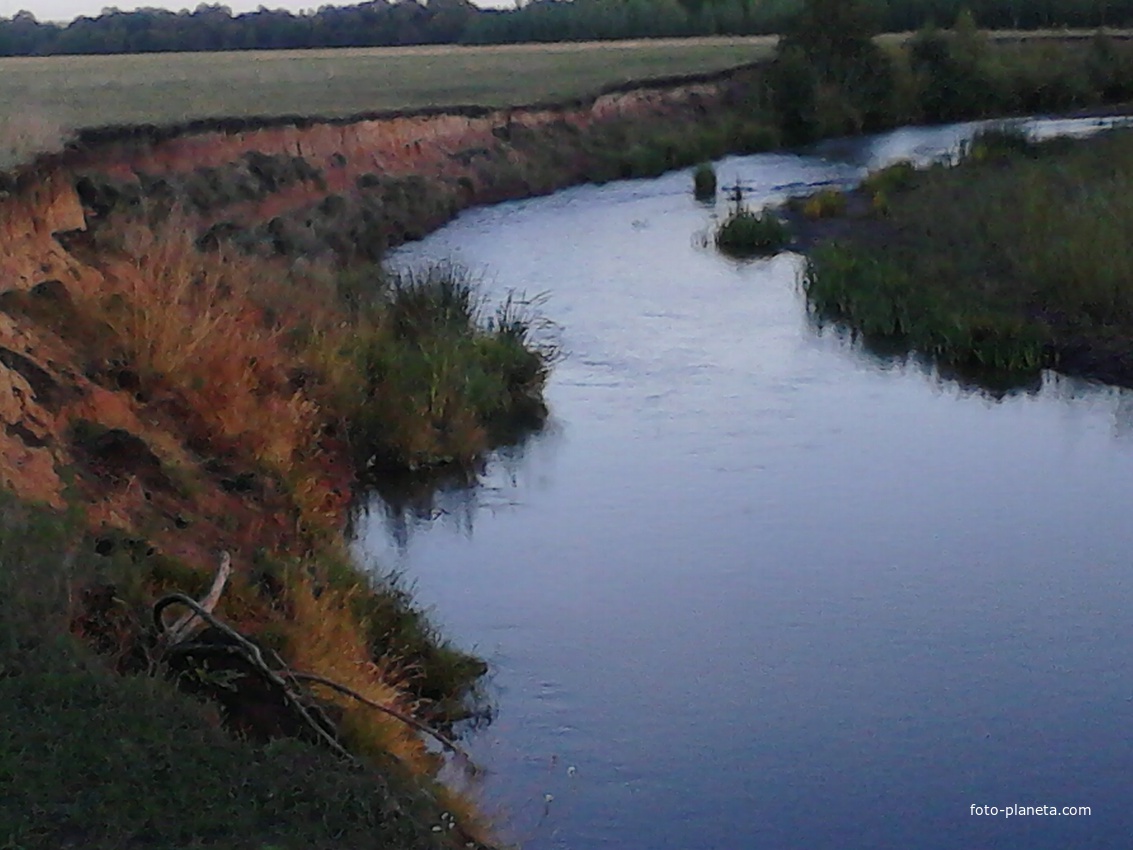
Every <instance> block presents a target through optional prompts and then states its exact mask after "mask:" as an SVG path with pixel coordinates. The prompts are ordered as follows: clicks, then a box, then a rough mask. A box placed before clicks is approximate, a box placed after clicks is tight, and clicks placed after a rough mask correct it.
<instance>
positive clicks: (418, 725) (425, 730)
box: [283, 670, 472, 769]
mask: <svg viewBox="0 0 1133 850" xmlns="http://www.w3.org/2000/svg"><path fill="white" fill-rule="evenodd" d="M283 675H284V676H285V677H287V678H288V679H291V680H292V681H295V682H311V683H313V684H316V685H325V686H326V687H328V688H330V689H331V690H334V691H338V692H339V693H340V694H344V695H345V696H348V697H351V698H352V699H356V700H357V701H358V702H360V703H362V704H364V705H368V706H369V707H370V708H373V709H376V710H377V711H381V712H383V713H385V714H388V715H389V716H390V717H393V718H395V719H397V720H400V721H401V722H402V723H404V724H406V725H407V726H412V727H413V728H414V729H416V730H417V731H418V732H421V733H422V734H424V735H428V736H429V737H430V738H432V739H433V740H434V741H436V742H437V743H439V744H440V745H441V746H442V747H444V748H445V749H446V750H448V751H449V752H450V753H452V754H453V755H455V756H456V757H457V758H458V759H460V763H461V765H462V766H464V767H466V768H469V769H472V759H471V758H469V756H468V753H466V752H464V750H462V749H461V748H460V747H458V746H457V745H456V742H455V741H453V740H452V739H451V738H448V737H446V736H444V735H442V734H441V733H440V732H438V731H437V730H436V729H431V728H430V727H428V726H426V725H425V724H424V723H422V722H421V721H420V720H417V719H416V718H414V717H410V716H409V715H408V714H404V713H403V712H400V711H398V710H397V709H395V708H390V707H389V706H388V705H382V703H380V702H374V700H372V699H369V698H368V697H364V696H362V694H360V693H358V692H357V691H356V690H354V689H353V688H348V687H347V686H346V685H343V684H341V683H339V682H336V681H334V680H333V679H328V678H326V677H325V676H316V675H315V674H314V673H300V672H298V671H297V670H286V671H284V673H283Z"/></svg>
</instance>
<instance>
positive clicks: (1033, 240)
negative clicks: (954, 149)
mask: <svg viewBox="0 0 1133 850" xmlns="http://www.w3.org/2000/svg"><path fill="white" fill-rule="evenodd" d="M1131 143H1133V135H1131V134H1130V133H1129V132H1127V131H1117V132H1114V133H1111V134H1108V135H1106V136H1103V137H1098V138H1095V139H1091V140H1084V141H1079V142H1068V141H1065V140H1056V141H1052V142H1048V143H1043V144H1035V143H1032V142H1029V141H1027V140H1024V139H1021V138H1018V137H1016V136H1015V135H1013V134H1011V133H1003V132H994V133H991V134H986V135H984V136H982V137H980V138H977V140H976V141H975V142H974V143H973V144H972V145H970V146H969V147H968V151H969V153H968V156H967V157H966V158H965V159H964V160H963V161H962V162H961V163H960V164H959V165H957V166H956V167H953V168H946V167H936V168H932V169H929V170H927V171H923V172H918V173H916V174H912V175H911V174H910V173H909V172H908V170H907V169H903V170H902V173H901V174H900V175H898V176H899V177H900V180H897V181H894V180H887V179H882V180H876V179H875V180H873V181H867V184H885V188H886V189H887V190H888V191H887V192H886V194H885V204H884V210H878V208H877V205H874V212H873V213H872V214H871V215H869V216H867V217H865V218H861V219H858V220H857V221H856V222H855V224H854V226H853V227H852V229H851V233H852V234H853V236H852V237H851V239H850V240H849V241H848V242H843V243H841V244H835V245H826V246H823V247H821V248H819V249H818V250H817V251H816V252H814V254H813V255H812V256H811V259H810V263H809V266H808V269H807V272H806V276H805V280H804V286H805V288H806V291H807V295H808V297H809V299H810V303H811V305H812V308H813V309H814V310H815V311H816V313H817V315H818V316H819V317H820V318H823V319H834V320H838V321H842V322H845V323H847V324H848V325H850V326H851V327H852V328H854V329H855V330H856V331H858V332H860V333H861V334H863V335H864V336H865V337H866V338H867V339H870V338H874V339H885V340H888V341H893V340H896V341H900V342H902V343H904V344H906V345H907V346H908V347H910V348H912V349H915V350H917V351H920V352H922V353H925V354H928V355H931V356H932V357H934V358H936V359H937V360H938V361H939V362H941V363H944V364H947V365H950V366H958V367H971V368H976V369H991V370H996V371H1001V372H1013V373H1019V374H1026V373H1033V372H1034V371H1035V370H1037V369H1038V368H1040V367H1044V366H1045V367H1055V368H1062V369H1065V370H1067V371H1072V372H1076V373H1081V374H1085V375H1089V376H1095V377H1102V378H1106V379H1111V380H1117V381H1121V382H1129V381H1130V380H1131V379H1133V374H1129V368H1128V366H1127V365H1125V363H1124V361H1125V355H1126V352H1128V350H1129V348H1130V345H1131V344H1133V245H1131V244H1130V240H1129V238H1128V234H1129V233H1130V232H1133V144H1131ZM870 190H871V191H876V189H870ZM876 197H877V196H876V195H875V198H876Z"/></svg>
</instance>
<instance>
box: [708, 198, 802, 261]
mask: <svg viewBox="0 0 1133 850" xmlns="http://www.w3.org/2000/svg"><path fill="white" fill-rule="evenodd" d="M788 238H789V235H788V233H787V226H786V225H785V224H783V222H782V221H781V220H780V219H779V216H778V215H776V214H775V213H774V212H773V211H771V210H761V211H759V212H755V211H753V210H750V209H748V208H747V207H746V206H745V205H744V204H743V201H742V200H739V199H737V200H736V201H735V203H734V204H733V207H732V210H731V212H729V213H728V217H727V218H725V219H724V220H723V221H722V222H720V224H719V226H718V227H717V228H716V233H715V237H714V241H715V243H716V247H717V248H718V249H719V250H720V251H722V252H723V253H725V254H728V255H730V256H733V257H767V256H771V255H773V254H777V253H778V252H779V251H781V250H782V249H783V247H784V246H785V245H786V244H787V241H788Z"/></svg>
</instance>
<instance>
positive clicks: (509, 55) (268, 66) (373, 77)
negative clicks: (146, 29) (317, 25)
mask: <svg viewBox="0 0 1133 850" xmlns="http://www.w3.org/2000/svg"><path fill="white" fill-rule="evenodd" d="M774 45H775V39H774V38H773V37H772V38H767V37H758V38H711V39H709V38H705V39H680V40H666V41H622V42H589V43H583V44H550V45H507V46H500V47H453V46H446V45H441V46H435V47H434V46H430V47H404V48H365V49H343V50H302V51H293V50H289V51H246V52H236V53H172V54H169V53H166V54H145V55H130V56H58V57H55V56H52V57H27V58H5V59H0V104H2V105H3V110H2V115H3V117H0V126H2V125H3V124H4V123H7V122H8V121H13V122H21V123H23V124H30V125H32V130H31V132H34V133H35V134H37V135H38V134H42V133H44V132H48V129H49V128H51V127H54V128H56V129H59V130H68V129H74V128H77V127H93V126H103V125H107V124H143V123H146V124H171V123H177V122H181V121H187V120H191V119H194V118H215V117H219V116H234V115H239V116H247V115H257V116H259V115H289V114H295V115H318V116H344V115H352V114H355V113H358V112H368V111H376V110H386V109H403V108H410V109H412V108H419V107H427V106H456V105H465V104H479V105H485V106H509V105H517V104H523V103H531V102H535V101H545V100H565V99H568V98H572V97H578V96H581V95H585V94H589V93H591V92H593V91H595V90H596V89H598V88H601V87H602V86H604V85H608V84H611V83H622V82H628V81H631V80H640V79H645V78H649V77H663V76H669V75H674V74H693V73H700V72H706V71H717V70H723V69H725V68H729V67H732V66H735V65H739V64H742V63H744V62H752V61H755V60H757V59H760V58H764V57H767V56H769V55H770V54H771V53H772V51H773V50H774ZM18 129H19V128H18V127H17V128H11V127H10V128H8V134H6V135H11V134H12V133H14V132H16V131H17V130H18Z"/></svg>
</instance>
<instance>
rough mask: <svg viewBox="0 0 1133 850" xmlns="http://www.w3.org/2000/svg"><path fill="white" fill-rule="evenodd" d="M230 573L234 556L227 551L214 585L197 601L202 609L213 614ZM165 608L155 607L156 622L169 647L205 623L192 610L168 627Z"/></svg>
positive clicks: (221, 559) (223, 556)
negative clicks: (164, 619)
mask: <svg viewBox="0 0 1133 850" xmlns="http://www.w3.org/2000/svg"><path fill="white" fill-rule="evenodd" d="M230 575H232V556H231V555H229V554H228V553H227V552H222V553H221V555H220V568H219V569H218V570H217V571H216V576H214V577H213V580H212V587H210V588H209V592H208V593H207V594H205V597H204V598H203V599H201V601H200V602H198V603H197V605H198V606H199V607H200V609H201V610H202V611H205V612H207V613H209V614H211V613H212V612H213V611H214V610H215V609H216V605H217V603H218V602H219V601H220V594H222V593H223V592H224V586H225V585H226V584H227V583H228V577H229V576H230ZM159 604H160V603H159ZM163 610H165V609H164V607H162V608H161V609H158V608H155V609H154V616H155V617H156V618H158V620H157V623H156V625H157V630H158V634H159V635H162V639H163V642H164V644H165V646H167V647H168V646H173V645H175V644H178V643H181V642H182V641H184V640H185V639H187V638H188V637H189V635H191V634H192V633H193V632H195V631H196V630H197V629H199V628H201V627H202V626H203V625H204V621H203V620H202V619H201V617H200V616H199V615H198V614H197V613H196V612H194V611H190V612H189V613H187V614H185V615H184V616H183V617H181V618H180V619H179V620H177V622H175V623H174V624H173V625H172V626H169V627H168V628H166V626H165V623H164V621H162V620H160V612H161V611H163Z"/></svg>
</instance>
